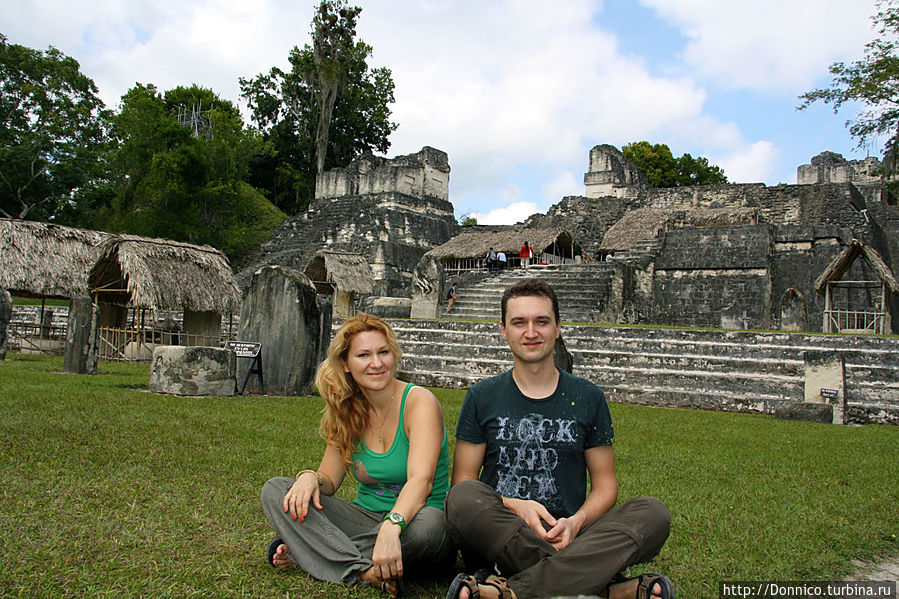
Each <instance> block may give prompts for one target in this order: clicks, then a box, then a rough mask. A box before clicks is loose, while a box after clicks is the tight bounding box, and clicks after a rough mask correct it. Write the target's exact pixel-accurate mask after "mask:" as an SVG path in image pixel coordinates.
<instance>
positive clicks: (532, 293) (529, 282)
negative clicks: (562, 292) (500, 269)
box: [500, 279, 562, 324]
mask: <svg viewBox="0 0 899 599" xmlns="http://www.w3.org/2000/svg"><path fill="white" fill-rule="evenodd" d="M513 297H545V298H546V299H548V300H549V301H550V302H552V305H553V315H555V317H556V322H557V323H559V322H562V321H561V319H560V318H559V298H558V297H556V292H555V290H554V289H553V288H552V287H550V286H549V283H546V282H545V281H541V280H540V279H525V280H523V281H519V282H518V283H515V284H514V285H512V286H511V287H509V288H508V289H506V290H505V291H504V292H503V299H502V300H501V302H500V309H501V312H502V314H501V319H502V323H503V324H506V306H507V305H508V304H509V300H510V299H512V298H513Z"/></svg>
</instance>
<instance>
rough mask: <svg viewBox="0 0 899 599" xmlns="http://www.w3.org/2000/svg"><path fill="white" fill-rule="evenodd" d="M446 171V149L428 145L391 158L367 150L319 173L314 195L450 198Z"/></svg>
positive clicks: (447, 165)
mask: <svg viewBox="0 0 899 599" xmlns="http://www.w3.org/2000/svg"><path fill="white" fill-rule="evenodd" d="M449 173H450V167H449V158H448V157H447V154H446V152H442V151H440V150H437V149H435V148H431V147H428V146H425V147H424V148H422V149H421V151H419V152H416V153H415V154H408V155H406V156H397V157H396V158H393V159H388V158H382V157H379V156H373V155H371V154H368V155H365V156H362V157H361V158H359V159H357V160H354V161H353V162H352V163H351V164H350V165H349V166H348V167H346V168H336V169H332V170H329V171H325V172H323V173H321V174H319V175H318V177H317V178H316V181H315V199H317V200H318V199H323V198H342V197H346V196H355V195H367V194H378V193H385V192H398V193H402V194H406V195H409V196H413V197H419V198H424V197H433V198H439V199H441V200H449Z"/></svg>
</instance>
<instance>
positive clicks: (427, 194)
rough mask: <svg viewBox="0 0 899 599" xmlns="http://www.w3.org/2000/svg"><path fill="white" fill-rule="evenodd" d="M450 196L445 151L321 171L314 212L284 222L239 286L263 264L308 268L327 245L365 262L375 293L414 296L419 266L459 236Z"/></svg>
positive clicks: (253, 260) (250, 263) (239, 278)
mask: <svg viewBox="0 0 899 599" xmlns="http://www.w3.org/2000/svg"><path fill="white" fill-rule="evenodd" d="M448 193H449V163H448V159H447V156H446V153H445V152H441V151H440V150H435V149H434V148H428V147H426V148H424V149H422V151H421V152H418V153H416V154H410V155H407V156H400V157H398V158H395V159H393V160H388V159H386V158H377V157H373V156H366V157H363V158H360V159H358V160H356V161H354V162H353V163H352V164H351V165H350V166H349V167H347V168H346V169H335V170H333V171H328V172H327V173H323V174H322V175H321V176H320V177H319V186H318V188H317V193H316V196H317V197H316V199H314V200H313V201H312V203H311V204H310V206H309V209H308V210H307V211H306V212H304V213H302V214H299V215H297V216H294V217H292V218H289V219H287V220H285V221H284V223H282V224H281V226H280V227H279V228H278V230H277V231H275V233H273V234H272V236H271V237H269V239H268V240H266V241H265V243H263V244H262V245H261V246H260V247H259V248H258V250H257V251H256V253H255V254H254V255H253V257H252V258H251V259H250V260H249V261H248V263H247V264H245V265H244V267H243V268H242V269H241V271H240V272H239V273H238V275H237V276H236V279H237V283H238V285H239V286H241V287H246V285H247V284H248V282H249V280H250V277H251V276H252V274H253V272H255V271H256V270H258V269H259V268H260V267H262V266H266V265H281V266H288V267H291V268H296V269H298V270H303V269H304V268H305V266H306V263H307V262H308V261H309V260H310V259H311V258H312V256H313V255H314V254H315V252H316V251H317V250H319V249H322V248H328V249H332V250H337V251H343V252H353V253H357V254H360V255H362V256H363V257H365V258H366V259H367V260H368V262H369V264H370V265H371V268H372V274H373V275H374V278H375V289H374V295H389V296H399V297H410V296H411V290H412V271H413V270H414V268H415V265H416V264H417V263H418V261H419V260H420V259H421V257H422V256H423V255H424V254H425V252H427V251H428V250H430V249H431V248H433V247H436V246H438V245H440V244H441V243H443V242H445V241H447V240H449V239H450V238H452V237H453V236H454V235H455V234H456V233H457V232H458V228H459V225H458V224H457V223H456V220H455V216H454V215H453V205H452V204H451V203H450V202H449V201H448V200H447V199H446V198H447V196H448ZM341 194H346V195H341ZM413 194H414V195H413Z"/></svg>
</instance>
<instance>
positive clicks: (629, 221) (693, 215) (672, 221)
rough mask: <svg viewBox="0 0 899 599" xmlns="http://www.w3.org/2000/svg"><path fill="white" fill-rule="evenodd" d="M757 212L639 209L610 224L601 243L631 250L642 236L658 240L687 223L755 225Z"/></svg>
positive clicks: (741, 209) (746, 209)
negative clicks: (669, 231) (667, 232)
mask: <svg viewBox="0 0 899 599" xmlns="http://www.w3.org/2000/svg"><path fill="white" fill-rule="evenodd" d="M757 213H758V210H757V209H755V208H694V209H691V210H683V209H675V208H638V209H636V210H633V211H631V212H628V213H627V214H625V215H624V216H623V217H622V218H621V220H619V221H618V222H617V223H615V224H614V225H612V226H611V227H609V230H608V231H606V234H605V236H604V237H603V238H602V243H600V244H599V246H600V247H601V248H602V249H606V250H616V251H623V250H629V249H630V248H632V247H633V246H634V244H636V243H637V242H638V241H640V240H642V239H654V238H656V237H658V236H659V234H660V233H664V232H665V231H668V230H670V229H676V228H680V227H683V226H685V225H689V226H693V227H716V226H717V227H720V226H733V225H749V224H754V223H755V222H756V216H757Z"/></svg>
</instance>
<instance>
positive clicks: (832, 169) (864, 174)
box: [796, 152, 896, 185]
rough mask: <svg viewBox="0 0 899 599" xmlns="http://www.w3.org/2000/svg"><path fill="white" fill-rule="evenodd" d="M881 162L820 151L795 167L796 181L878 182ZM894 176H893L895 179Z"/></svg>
mask: <svg viewBox="0 0 899 599" xmlns="http://www.w3.org/2000/svg"><path fill="white" fill-rule="evenodd" d="M882 171H883V164H882V163H881V162H880V160H878V159H877V158H874V157H873V156H869V157H867V158H864V159H863V160H846V159H845V158H843V155H842V154H837V153H836V152H821V153H820V154H818V155H817V156H815V157H814V158H812V159H811V164H803V165H801V166H799V168H797V169H796V182H797V183H798V184H800V185H805V184H810V183H850V182H858V183H880V182H881V181H882V178H881V177H882ZM895 178H896V177H893V179H894V180H895Z"/></svg>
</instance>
